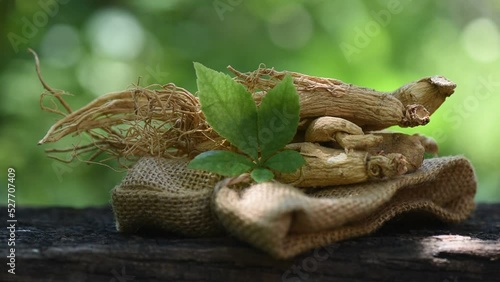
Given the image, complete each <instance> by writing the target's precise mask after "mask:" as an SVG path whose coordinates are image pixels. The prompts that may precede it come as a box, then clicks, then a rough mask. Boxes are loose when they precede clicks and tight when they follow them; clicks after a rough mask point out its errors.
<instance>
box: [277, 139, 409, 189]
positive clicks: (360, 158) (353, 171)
mask: <svg viewBox="0 0 500 282" xmlns="http://www.w3.org/2000/svg"><path fill="white" fill-rule="evenodd" d="M287 148H289V149H293V150H297V151H299V152H300V154H301V155H302V156H303V157H304V158H305V160H306V164H305V165H304V166H303V167H302V168H300V169H299V170H298V171H297V172H294V173H280V174H278V175H277V176H276V179H277V180H278V181H280V182H282V183H286V184H292V185H294V186H296V187H327V186H335V185H343V184H352V183H361V182H366V181H369V180H373V179H385V178H390V177H394V176H397V175H402V174H404V173H406V172H407V171H408V168H407V161H406V158H405V157H404V156H403V155H402V154H397V153H393V154H387V155H382V154H377V155H371V154H369V153H367V152H365V151H353V152H348V153H346V152H345V151H344V150H339V149H333V148H327V147H323V146H320V145H318V144H313V143H307V142H306V143H294V144H289V145H288V146H287Z"/></svg>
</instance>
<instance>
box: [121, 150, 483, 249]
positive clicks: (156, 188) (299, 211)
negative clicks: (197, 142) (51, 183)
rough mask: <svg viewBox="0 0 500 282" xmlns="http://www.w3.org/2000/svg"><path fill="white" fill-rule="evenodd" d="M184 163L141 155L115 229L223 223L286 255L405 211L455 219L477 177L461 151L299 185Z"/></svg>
mask: <svg viewBox="0 0 500 282" xmlns="http://www.w3.org/2000/svg"><path fill="white" fill-rule="evenodd" d="M186 164H187V160H161V159H154V158H143V159H141V160H140V161H139V162H138V163H137V164H136V165H135V166H134V168H132V170H131V171H130V172H129V174H128V175H127V177H126V178H125V179H124V181H123V182H122V183H121V184H120V185H119V186H117V187H115V189H114V190H113V208H114V211H115V216H116V220H117V227H118V230H120V231H128V232H130V231H136V230H138V229H139V228H143V227H148V228H155V229H161V230H164V231H170V232H176V233H180V234H184V235H189V236H206V235H213V234H217V233H218V232H219V231H220V230H221V229H220V228H221V227H220V226H221V225H222V226H223V227H224V229H225V231H226V232H227V233H229V234H232V235H234V236H236V237H238V238H239V239H241V240H243V241H246V242H248V243H250V244H252V245H254V246H255V247H257V248H260V249H262V250H264V251H266V252H268V253H269V254H271V255H273V256H274V257H277V258H289V257H293V256H295V255H297V254H299V253H302V252H304V251H307V250H310V249H313V248H315V247H319V246H324V245H327V244H331V243H333V242H336V241H339V240H344V239H348V238H353V237H358V236H362V235H366V234H369V233H372V232H373V231H375V230H377V229H378V228H379V227H381V226H382V225H383V224H384V223H385V222H387V221H388V220H390V219H391V218H393V217H395V216H397V215H400V214H403V213H406V212H410V211H419V212H426V213H428V214H429V215H433V216H435V217H437V218H439V219H440V220H442V221H445V222H458V221H461V220H464V219H465V218H467V217H468V216H469V214H470V213H471V211H472V210H473V208H474V195H475V191H476V178H475V175H474V171H473V168H472V166H471V164H470V162H469V161H468V160H467V159H465V158H463V157H444V158H434V159H429V160H425V161H424V164H423V165H422V167H421V168H420V169H419V170H417V171H416V172H414V173H411V174H407V175H403V176H400V177H397V178H395V179H391V180H386V181H378V182H368V183H363V184H357V185H346V186H336V187H330V188H322V189H304V190H301V189H297V188H294V187H292V186H289V185H284V184H280V183H275V182H268V183H261V184H255V185H252V186H250V187H247V188H239V189H235V188H233V187H227V186H225V183H226V180H222V181H220V182H217V180H218V177H216V176H213V175H210V174H205V173H201V172H196V171H191V170H188V169H186ZM216 183H217V184H216ZM214 187H215V188H214ZM215 218H216V219H215Z"/></svg>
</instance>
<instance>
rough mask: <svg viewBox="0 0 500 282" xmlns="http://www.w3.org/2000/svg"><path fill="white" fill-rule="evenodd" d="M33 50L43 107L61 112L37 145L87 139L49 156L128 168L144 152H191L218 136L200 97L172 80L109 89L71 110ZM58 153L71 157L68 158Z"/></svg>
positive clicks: (163, 154) (165, 154)
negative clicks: (71, 138)
mask: <svg viewBox="0 0 500 282" xmlns="http://www.w3.org/2000/svg"><path fill="white" fill-rule="evenodd" d="M30 52H32V53H33V54H34V56H35V62H36V70H37V74H38V78H39V79H40V82H41V84H42V86H43V87H44V89H45V90H46V91H45V92H44V93H42V94H41V96H40V106H41V108H42V110H44V111H46V112H50V113H55V114H58V115H61V116H63V117H62V118H61V119H60V120H58V121H57V122H56V123H55V124H54V125H52V126H51V127H50V128H49V130H48V132H47V133H46V135H45V136H44V137H43V138H42V139H41V140H40V141H39V142H38V144H45V143H51V142H56V141H59V140H61V139H62V138H64V137H67V136H75V135H79V136H85V135H86V136H87V137H88V138H82V139H85V141H82V144H77V145H74V146H72V147H70V148H64V149H48V150H46V152H47V153H48V154H49V157H52V158H54V159H57V160H59V161H64V162H71V161H73V160H75V159H78V160H81V161H83V162H87V163H100V164H105V163H107V162H109V161H111V160H116V161H117V163H118V165H119V166H120V167H127V166H128V164H129V163H131V162H132V161H134V160H136V159H137V158H139V157H142V156H158V157H165V158H175V157H181V156H185V155H188V154H193V153H195V151H196V146H197V145H199V144H201V143H204V142H207V141H209V140H214V139H216V138H218V135H217V134H216V133H215V132H214V131H213V130H212V129H211V128H210V127H209V125H208V123H207V122H206V120H205V117H204V116H203V113H202V112H201V110H200V104H199V101H198V99H197V98H196V97H195V96H194V95H193V94H191V93H190V92H188V91H187V90H186V89H184V88H181V87H177V86H176V85H174V84H172V83H169V84H166V85H163V86H161V87H157V85H153V86H150V87H145V88H143V87H139V86H135V87H132V88H131V89H128V90H124V91H120V92H114V93H108V94H105V95H103V96H100V97H98V98H97V99H95V100H94V101H92V102H90V103H89V104H87V105H86V106H84V107H82V108H80V109H78V110H76V111H72V110H71V108H70V106H69V104H68V103H67V102H66V101H65V100H64V98H63V97H62V94H63V92H62V91H59V90H54V89H53V88H51V87H50V86H49V85H48V84H47V83H46V82H45V81H44V79H43V77H42V75H41V72H40V65H39V60H38V57H37V55H36V53H35V52H34V51H32V50H30ZM153 87H155V88H156V89H153ZM46 100H47V101H49V103H50V104H47V103H46ZM48 105H49V106H48ZM59 105H62V108H64V110H65V111H66V112H63V110H61V109H60V108H59ZM104 153H105V154H104ZM60 154H65V155H68V154H70V157H69V158H67V159H64V158H61V157H59V155H60ZM101 155H105V157H104V159H99V160H97V159H98V157H100V156H101ZM84 156H85V157H84Z"/></svg>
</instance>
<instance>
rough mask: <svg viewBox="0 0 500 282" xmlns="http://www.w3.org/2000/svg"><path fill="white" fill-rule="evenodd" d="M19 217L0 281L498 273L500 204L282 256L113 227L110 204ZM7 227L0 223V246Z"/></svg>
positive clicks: (417, 277) (403, 222) (406, 221)
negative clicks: (10, 266)
mask: <svg viewBox="0 0 500 282" xmlns="http://www.w3.org/2000/svg"><path fill="white" fill-rule="evenodd" d="M3 210H6V209H3ZM17 219H18V223H17V226H16V228H17V229H16V233H15V234H16V246H15V247H16V275H12V274H9V273H7V267H6V263H7V261H8V259H7V258H6V252H5V251H4V252H3V255H2V257H3V259H2V262H3V263H2V268H1V269H2V272H1V273H0V281H115V282H124V281H443V282H444V281H449V282H452V281H453V282H454V281H460V282H462V281H500V204H481V205H479V206H478V208H477V210H476V211H475V213H474V215H473V216H472V217H471V218H470V219H469V220H467V221H466V222H463V223H461V224H456V225H446V224H442V223H439V222H436V221H434V220H432V219H429V218H425V217H422V215H418V216H417V215H407V216H405V217H404V218H400V219H398V220H394V221H392V222H391V223H390V224H388V225H387V226H385V227H384V228H383V229H382V230H380V231H379V232H377V233H375V234H373V235H371V236H367V237H362V238H357V239H353V240H348V241H344V242H339V243H337V244H333V245H331V246H326V247H324V248H318V249H316V250H313V251H311V252H308V253H305V254H303V255H301V256H298V257H296V258H294V259H292V260H287V261H279V260H275V259H272V258H271V257H269V256H268V255H266V254H265V253H263V252H261V251H259V250H256V249H254V248H253V247H251V246H249V245H248V244H245V243H243V242H240V241H238V240H236V239H234V238H231V237H220V238H181V237H178V236H174V235H165V234H163V235H161V234H151V233H150V234H142V235H127V234H120V233H118V232H116V230H115V228H114V223H113V215H112V211H111V208H110V207H103V208H87V209H72V208H19V209H18V211H17ZM3 222H4V224H6V223H5V222H6V218H4V220H3ZM8 236H9V231H8V230H7V229H6V228H5V227H4V228H1V231H0V238H1V239H0V241H1V242H2V244H4V246H3V248H8V246H7V239H8Z"/></svg>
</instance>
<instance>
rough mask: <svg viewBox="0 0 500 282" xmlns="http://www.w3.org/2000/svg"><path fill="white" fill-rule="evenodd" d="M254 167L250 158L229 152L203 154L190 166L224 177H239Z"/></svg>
mask: <svg viewBox="0 0 500 282" xmlns="http://www.w3.org/2000/svg"><path fill="white" fill-rule="evenodd" d="M254 167H255V164H254V163H253V162H252V161H250V160H249V159H248V158H246V157H244V156H243V155H240V154H237V153H234V152H229V151H208V152H203V153H201V154H199V155H198V156H196V157H195V158H194V159H193V160H192V161H191V162H189V164H188V168H190V169H199V170H205V171H210V172H214V173H217V174H220V175H223V176H238V175H240V174H242V173H245V172H248V171H249V170H250V169H252V168H254Z"/></svg>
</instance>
